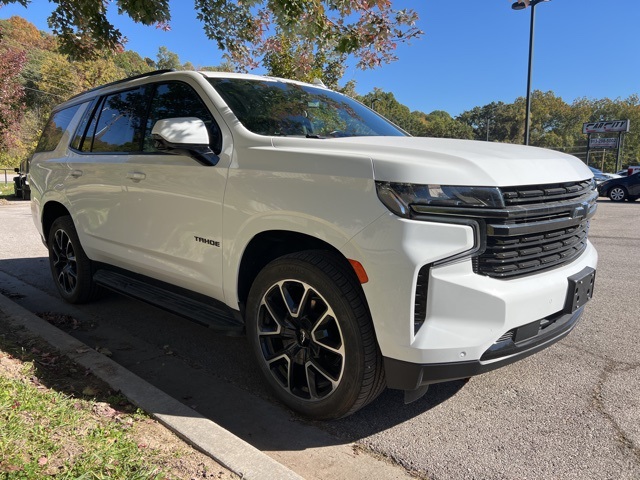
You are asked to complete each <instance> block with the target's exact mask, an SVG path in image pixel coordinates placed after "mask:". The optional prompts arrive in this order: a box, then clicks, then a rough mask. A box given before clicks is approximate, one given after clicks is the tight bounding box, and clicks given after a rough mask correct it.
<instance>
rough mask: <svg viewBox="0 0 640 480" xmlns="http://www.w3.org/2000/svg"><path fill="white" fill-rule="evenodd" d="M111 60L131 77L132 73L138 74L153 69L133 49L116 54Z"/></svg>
mask: <svg viewBox="0 0 640 480" xmlns="http://www.w3.org/2000/svg"><path fill="white" fill-rule="evenodd" d="M113 61H114V63H115V64H116V66H117V67H118V68H120V69H122V70H123V71H124V73H125V75H126V76H127V77H133V76H134V75H140V74H142V73H147V72H150V71H151V70H153V68H152V67H151V66H149V64H148V63H147V62H146V61H145V59H143V58H142V57H141V56H140V54H139V53H138V52H134V51H133V50H125V51H124V52H122V53H118V54H116V56H115V57H114V58H113ZM154 65H155V63H154Z"/></svg>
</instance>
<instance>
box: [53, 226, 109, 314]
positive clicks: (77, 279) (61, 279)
mask: <svg viewBox="0 0 640 480" xmlns="http://www.w3.org/2000/svg"><path fill="white" fill-rule="evenodd" d="M47 245H48V247H49V265H50V267H51V273H52V275H53V280H54V282H55V284H56V287H57V288H58V292H59V293H60V296H61V297H62V298H63V299H64V300H66V301H67V302H69V303H85V302H88V301H90V300H93V299H94V298H96V297H97V296H98V295H99V293H100V289H99V287H98V286H97V285H96V284H95V282H94V281H93V277H92V265H91V260H89V258H88V257H87V255H86V254H85V253H84V250H83V249H82V246H81V245H80V240H79V239H78V234H77V233H76V229H75V227H74V225H73V220H72V219H71V217H69V216H64V217H59V218H57V219H56V220H55V221H54V222H53V225H52V226H51V230H50V231H49V239H48V242H47Z"/></svg>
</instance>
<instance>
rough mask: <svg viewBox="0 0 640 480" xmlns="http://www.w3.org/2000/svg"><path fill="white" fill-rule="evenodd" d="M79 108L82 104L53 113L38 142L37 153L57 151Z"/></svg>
mask: <svg viewBox="0 0 640 480" xmlns="http://www.w3.org/2000/svg"><path fill="white" fill-rule="evenodd" d="M79 108H80V104H79V105H74V106H73V107H68V108H65V109H62V110H59V111H57V112H53V113H52V114H51V117H50V118H49V121H48V122H47V124H46V125H45V127H44V130H43V131H42V136H41V137H40V140H39V141H38V146H37V147H36V153H37V152H51V151H53V150H55V149H56V147H57V146H58V143H60V140H61V139H62V135H63V134H64V132H65V130H66V129H67V127H68V126H69V123H71V120H72V119H73V116H74V115H75V114H76V112H77V111H78V109H79Z"/></svg>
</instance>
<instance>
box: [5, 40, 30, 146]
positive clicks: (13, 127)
mask: <svg viewBox="0 0 640 480" xmlns="http://www.w3.org/2000/svg"><path fill="white" fill-rule="evenodd" d="M26 62H27V54H26V53H25V52H24V50H18V49H15V48H11V47H4V48H0V149H1V150H5V149H7V148H10V147H13V146H15V143H16V131H17V130H18V125H19V123H20V121H21V119H22V115H23V111H24V88H23V87H22V85H21V83H20V80H19V76H20V73H21V71H22V69H23V68H24V65H25V64H26Z"/></svg>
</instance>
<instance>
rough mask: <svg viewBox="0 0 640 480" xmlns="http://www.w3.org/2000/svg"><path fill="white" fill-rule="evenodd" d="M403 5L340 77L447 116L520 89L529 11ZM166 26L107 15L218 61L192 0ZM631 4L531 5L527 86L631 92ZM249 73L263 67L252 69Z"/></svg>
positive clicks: (152, 49)
mask: <svg viewBox="0 0 640 480" xmlns="http://www.w3.org/2000/svg"><path fill="white" fill-rule="evenodd" d="M392 3H393V6H394V8H398V9H399V8H407V7H408V8H413V9H414V10H416V12H417V13H418V15H419V17H420V20H419V22H418V26H419V28H420V29H421V30H423V31H424V32H425V33H424V35H423V36H422V37H421V38H420V39H417V40H414V41H412V42H411V44H409V45H399V47H398V49H397V51H396V54H397V56H398V57H399V60H398V61H396V62H393V63H391V64H387V65H383V66H382V67H379V68H377V69H375V70H366V71H363V70H359V69H357V68H355V67H349V68H348V69H347V72H346V75H345V76H344V77H343V80H342V83H346V82H347V81H349V80H352V79H353V80H355V81H356V91H357V92H358V93H360V94H366V93H368V92H370V91H371V90H373V88H374V87H378V88H381V89H382V90H384V91H388V92H393V93H394V95H395V97H396V98H397V99H398V101H399V102H401V103H403V104H405V105H407V106H408V107H409V108H410V109H411V110H420V111H422V112H425V113H430V112H432V111H434V110H444V111H446V112H449V113H450V114H451V115H452V116H457V115H459V114H461V113H462V112H464V111H466V110H470V109H472V108H474V107H476V106H482V105H486V104H488V103H491V102H493V101H496V102H497V101H502V102H505V103H511V102H513V101H514V100H515V99H516V98H517V97H524V96H526V93H527V92H526V89H527V68H528V59H529V31H530V21H531V10H530V8H529V9H526V10H520V11H515V10H512V8H511V4H512V3H513V1H512V0H392ZM170 6H171V15H172V20H171V22H170V26H171V30H170V31H168V32H165V31H162V30H159V29H156V28H155V27H145V26H142V25H137V24H135V23H134V22H133V21H132V20H130V19H129V18H128V17H123V16H118V15H117V12H116V9H115V8H114V7H112V8H110V10H109V18H110V20H111V22H112V23H114V25H115V26H116V27H117V28H119V29H120V31H121V32H122V33H123V34H124V35H125V36H126V37H127V39H128V43H127V45H126V48H127V49H131V50H135V51H137V52H138V53H139V54H140V55H142V56H143V57H150V58H153V59H155V58H156V55H157V53H158V48H159V47H160V46H165V47H167V48H168V49H169V50H170V51H172V52H175V53H177V54H178V55H179V56H180V60H181V62H183V63H184V62H186V61H190V62H191V63H193V64H194V65H195V66H196V67H197V66H206V65H218V64H220V63H222V54H223V52H221V51H219V50H218V48H217V45H216V44H215V43H214V42H213V41H211V40H208V39H207V38H206V36H205V34H204V32H203V28H202V23H201V22H200V21H199V20H197V19H196V14H195V11H194V7H193V3H192V2H191V1H188V0H170ZM52 10H53V4H51V3H49V2H48V1H47V0H32V1H31V3H30V4H29V6H28V7H27V8H24V7H22V6H20V5H17V4H12V5H7V6H4V7H1V8H0V18H8V17H10V16H12V15H19V16H21V17H24V18H26V19H27V20H29V21H30V22H32V23H33V24H35V25H36V26H37V27H38V28H39V29H41V30H45V31H49V28H48V26H47V20H46V19H47V17H48V15H49V14H50V13H51V12H52ZM639 25H640V2H638V0H550V1H548V2H543V3H539V4H538V5H537V6H536V8H535V29H534V32H535V41H534V58H533V78H532V89H538V90H542V91H545V92H546V91H549V90H551V91H553V92H554V93H555V94H556V95H557V96H559V97H562V99H563V100H564V101H565V102H567V103H571V102H573V101H574V100H575V99H578V98H582V97H587V98H596V99H599V98H605V97H607V98H611V99H616V98H627V97H629V96H630V95H632V94H638V93H640V82H639V80H640V58H639V57H640V56H639V53H638V51H639V50H638V49H639V47H640V28H639ZM254 73H264V72H263V71H261V70H256V71H255V72H254Z"/></svg>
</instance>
